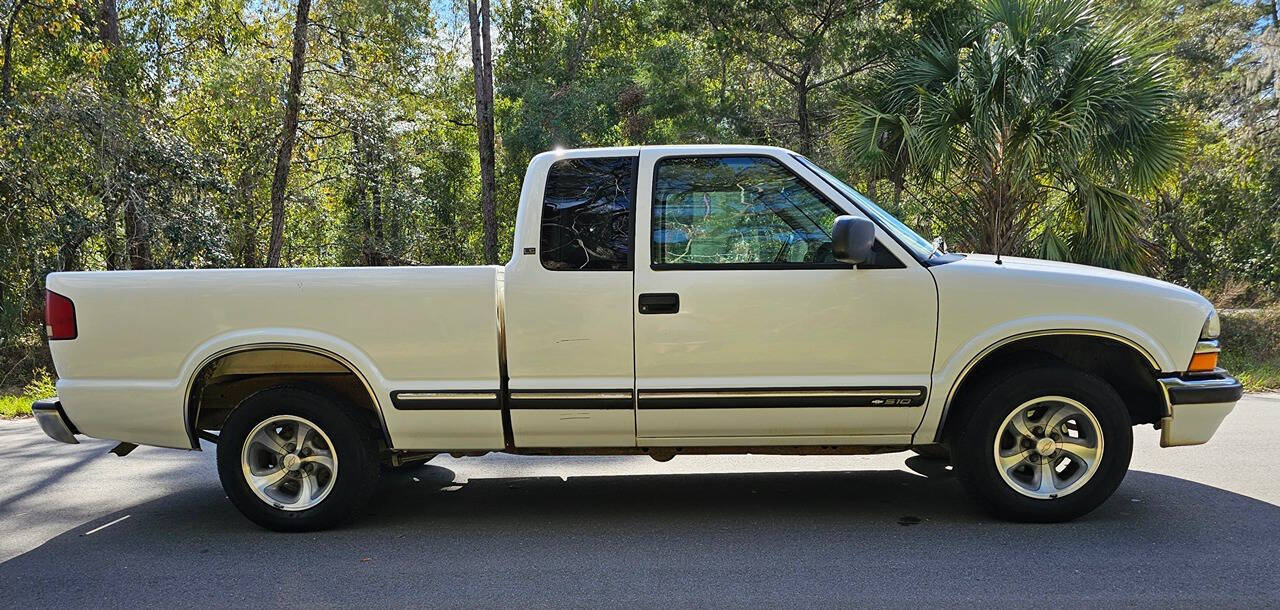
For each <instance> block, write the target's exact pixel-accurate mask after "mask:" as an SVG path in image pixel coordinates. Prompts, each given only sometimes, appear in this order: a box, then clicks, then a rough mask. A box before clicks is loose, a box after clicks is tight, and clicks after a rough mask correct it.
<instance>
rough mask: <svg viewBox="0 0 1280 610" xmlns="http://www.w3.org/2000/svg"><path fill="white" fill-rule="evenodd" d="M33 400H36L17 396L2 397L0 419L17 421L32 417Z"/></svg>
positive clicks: (0, 399) (7, 395)
mask: <svg viewBox="0 0 1280 610" xmlns="http://www.w3.org/2000/svg"><path fill="white" fill-rule="evenodd" d="M33 400H35V399H34V398H32V397H30V396H21V395H16V394H6V395H4V396H0V419H17V418H19V417H27V416H29V415H31V402H32V401H33Z"/></svg>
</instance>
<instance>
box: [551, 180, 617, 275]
mask: <svg viewBox="0 0 1280 610" xmlns="http://www.w3.org/2000/svg"><path fill="white" fill-rule="evenodd" d="M636 162H637V158H636V157H594V158H583V159H563V160H560V161H556V162H555V163H553V164H552V165H551V168H550V170H548V172H547V184H546V190H545V191H544V192H543V195H542V233H541V238H540V240H539V241H540V244H539V246H540V247H539V249H540V250H541V258H542V266H543V267H545V268H547V269H550V270H552V271H630V270H631V269H632V258H631V254H632V241H633V240H632V233H633V223H634V216H635V200H636V197H635V192H636Z"/></svg>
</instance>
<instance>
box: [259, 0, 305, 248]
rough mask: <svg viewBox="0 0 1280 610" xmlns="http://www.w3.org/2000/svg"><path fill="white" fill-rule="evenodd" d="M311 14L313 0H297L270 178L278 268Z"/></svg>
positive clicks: (273, 242)
mask: <svg viewBox="0 0 1280 610" xmlns="http://www.w3.org/2000/svg"><path fill="white" fill-rule="evenodd" d="M310 16H311V0H298V18H297V20H296V21H295V22H294V24H293V58H292V59H291V60H290V61H289V89H288V91H287V93H286V94H285V107H284V132H283V133H282V134H281V135H280V150H279V154H277V155H276V173H275V177H274V178H272V180H271V243H270V245H269V246H268V248H267V266H268V267H279V266H280V254H281V252H282V251H283V249H284V194H285V188H286V187H287V186H288V185H289V162H290V161H291V160H292V159H293V144H294V142H295V141H296V140H297V138H298V109H299V107H300V106H301V97H302V69H303V67H304V64H305V63H306V54H307V23H308V21H307V20H308V19H309V18H310Z"/></svg>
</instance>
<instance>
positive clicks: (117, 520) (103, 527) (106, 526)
mask: <svg viewBox="0 0 1280 610" xmlns="http://www.w3.org/2000/svg"><path fill="white" fill-rule="evenodd" d="M128 518H129V515H125V516H123V517H120V518H119V519H116V520H115V521H112V522H111V523H108V524H106V525H99V526H98V527H95V528H93V529H91V530H89V531H87V532H85V533H83V534H80V535H81V536H88V535H89V534H92V533H94V532H99V531H102V530H104V529H107V528H108V527H111V526H113V525H115V524H117V523H119V522H121V521H124V520H125V519H128Z"/></svg>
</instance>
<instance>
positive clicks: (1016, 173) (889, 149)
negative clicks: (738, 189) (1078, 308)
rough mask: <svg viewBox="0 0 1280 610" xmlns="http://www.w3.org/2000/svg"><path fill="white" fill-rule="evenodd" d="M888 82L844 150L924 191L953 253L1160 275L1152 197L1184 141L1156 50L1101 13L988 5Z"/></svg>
mask: <svg viewBox="0 0 1280 610" xmlns="http://www.w3.org/2000/svg"><path fill="white" fill-rule="evenodd" d="M880 76H881V78H882V81H881V82H882V83H883V89H882V91H881V92H880V93H879V94H878V95H877V96H876V97H875V99H872V100H870V101H869V102H859V101H852V102H848V103H847V104H846V106H845V108H844V111H845V112H843V113H842V114H843V116H842V117H841V119H840V121H839V123H838V125H837V137H838V138H839V141H840V143H841V144H842V146H843V148H844V149H845V150H846V151H848V152H849V154H850V155H851V156H852V157H853V161H854V162H855V163H856V164H859V165H861V166H862V167H863V168H865V169H866V170H868V171H869V172H870V173H871V174H872V175H879V176H888V177H891V178H892V177H899V179H900V180H901V179H906V180H908V181H909V182H910V184H911V186H912V187H914V189H915V191H916V192H918V193H925V192H927V193H928V197H927V199H928V201H929V204H928V207H929V209H928V210H927V213H928V214H929V215H930V216H931V219H932V221H933V222H934V223H936V225H937V226H939V227H941V228H943V229H944V230H945V231H946V232H949V233H950V235H948V237H949V238H950V239H951V240H952V242H953V243H956V244H958V245H960V246H961V247H964V248H968V249H972V250H976V251H986V252H1000V253H1004V254H1029V255H1039V256H1043V257H1046V258H1055V259H1064V260H1078V261H1081V262H1089V263H1093V264H1102V265H1106V266H1110V267H1115V268H1120V269H1129V270H1141V269H1142V268H1144V267H1146V266H1147V263H1148V262H1149V261H1148V257H1149V254H1148V251H1149V249H1148V248H1147V247H1146V245H1145V244H1146V241H1145V240H1144V239H1143V235H1144V232H1145V231H1144V229H1145V228H1146V222H1145V212H1146V205H1145V204H1144V203H1143V202H1142V200H1141V197H1142V196H1143V195H1145V194H1148V193H1150V192H1151V190H1152V189H1153V188H1154V187H1155V186H1156V185H1157V184H1159V183H1160V182H1162V181H1163V180H1164V179H1165V178H1166V177H1167V176H1168V175H1169V174H1170V172H1171V171H1172V170H1173V169H1174V168H1175V166H1176V165H1177V163H1178V162H1179V160H1180V158H1181V152H1182V149H1183V142H1184V135H1183V129H1182V126H1181V123H1180V121H1179V120H1178V119H1177V118H1176V116H1175V115H1174V112H1173V103H1174V98H1175V92H1174V89H1173V86H1172V85H1171V83H1170V81H1169V78H1168V76H1167V75H1166V73H1165V70H1164V68H1163V58H1162V57H1161V55H1160V54H1159V52H1158V48H1157V47H1156V46H1155V45H1154V44H1152V42H1151V41H1149V40H1144V39H1141V38H1140V37H1139V36H1138V35H1137V33H1136V31H1135V30H1134V29H1132V28H1129V27H1126V26H1124V25H1120V24H1117V23H1115V22H1113V21H1109V20H1107V19H1106V18H1105V17H1104V16H1103V15H1101V14H1100V13H1099V12H1098V11H1097V10H1096V8H1095V7H1094V5H1093V3H1092V2H1091V0H978V5H977V7H976V10H975V11H974V12H973V13H972V14H971V15H970V17H969V18H968V19H967V20H965V21H964V22H962V23H958V24H951V25H946V26H941V27H939V28H937V29H936V30H935V31H934V33H933V34H932V35H930V36H928V37H926V38H925V39H923V40H921V41H920V42H918V43H917V44H916V45H915V46H914V47H913V48H912V49H910V50H909V51H908V52H906V53H904V54H903V55H902V56H901V57H900V58H898V59H896V60H895V61H893V62H892V63H891V64H890V65H889V66H888V67H887V68H886V69H885V71H884V72H883V73H882V74H881V75H880ZM900 180H899V181H898V183H899V184H902V182H901V181H900ZM921 199H922V200H923V199H924V198H923V197H921Z"/></svg>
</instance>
